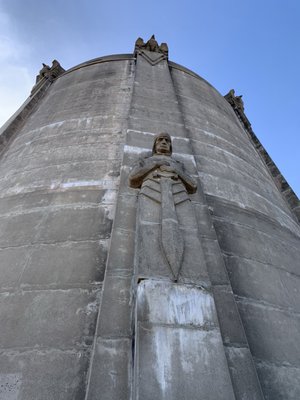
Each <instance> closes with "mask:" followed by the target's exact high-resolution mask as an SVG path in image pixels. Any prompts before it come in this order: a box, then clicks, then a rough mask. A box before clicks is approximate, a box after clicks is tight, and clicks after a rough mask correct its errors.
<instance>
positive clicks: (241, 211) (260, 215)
mask: <svg viewBox="0 0 300 400" xmlns="http://www.w3.org/2000/svg"><path fill="white" fill-rule="evenodd" d="M208 197H212V198H215V199H220V200H221V201H220V202H219V203H221V202H222V205H223V206H224V207H227V208H228V206H229V207H231V208H233V207H235V208H236V211H237V213H239V214H242V215H245V211H247V212H248V214H251V215H247V217H248V218H251V217H256V218H257V219H259V220H260V222H264V223H268V224H269V226H271V227H272V228H273V229H274V232H273V233H272V237H273V236H274V237H278V238H279V239H281V240H282V235H281V236H277V234H276V233H277V232H276V229H278V228H279V229H281V231H285V232H286V233H287V234H289V235H291V236H293V238H294V239H296V241H297V242H298V240H299V236H298V235H296V233H295V232H293V231H291V230H290V229H289V228H288V227H286V226H285V225H281V224H279V223H278V221H277V220H276V219H274V218H272V217H270V216H269V215H266V214H263V213H261V212H260V211H256V210H255V209H253V208H250V207H245V208H241V207H239V206H236V203H232V202H230V201H228V200H224V199H221V198H220V197H217V196H211V195H208ZM211 207H212V208H214V206H213V205H212V206H211ZM212 218H213V219H216V220H218V221H224V222H226V223H229V224H236V225H241V226H244V227H247V228H249V229H255V230H257V229H256V227H255V226H253V225H249V224H242V223H239V222H234V221H233V220H232V219H230V218H228V217H226V216H219V215H215V214H214V215H212ZM258 231H259V232H262V233H265V234H266V235H269V234H268V233H267V232H265V231H262V230H258ZM288 240H289V242H290V240H291V239H288ZM295 246H296V247H298V246H297V243H295Z"/></svg>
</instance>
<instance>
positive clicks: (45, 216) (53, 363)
mask: <svg viewBox="0 0 300 400" xmlns="http://www.w3.org/2000/svg"><path fill="white" fill-rule="evenodd" d="M132 64H133V61H129V60H128V61H127V60H124V61H122V62H109V63H102V64H96V65H89V66H86V67H85V68H80V69H76V70H74V71H72V72H71V73H67V74H65V75H64V76H62V77H61V78H60V79H57V80H56V81H55V82H54V83H53V85H52V86H51V87H50V89H48V91H47V93H46V95H45V96H44V98H43V99H42V100H41V101H40V102H39V104H38V108H37V109H36V110H35V112H34V113H33V114H32V115H31V117H29V118H28V119H27V120H26V122H25V124H24V126H23V128H22V129H20V131H18V132H17V133H16V135H15V137H14V138H13V140H12V142H11V143H10V145H9V146H7V148H6V151H5V153H4V154H3V156H2V159H1V180H0V185H1V199H0V210H1V211H0V212H1V222H0V225H1V237H0V247H1V251H0V257H1V261H0V274H1V295H0V297H1V306H0V319H1V324H0V325H1V327H0V331H1V333H0V337H1V338H0V343H1V344H0V348H1V361H0V363H1V367H0V370H1V374H2V375H1V376H2V377H3V382H5V379H6V378H7V379H8V378H9V380H8V384H9V386H11V387H12V388H13V389H14V390H15V391H16V393H17V392H18V393H20V394H19V396H20V397H18V398H21V399H38V398H39V399H64V400H65V399H83V398H84V396H85V381H86V375H87V371H88V365H89V358H90V349H91V345H92V343H93V337H94V331H95V321H96V315H97V311H98V305H99V300H100V295H101V289H102V281H103V276H104V271H105V262H106V256H107V250H108V247H109V238H110V231H111V226H112V221H113V216H114V208H115V199H116V192H117V190H118V184H119V174H120V167H121V161H122V158H121V154H122V148H123V142H124V135H125V128H126V127H125V122H126V118H127V115H128V107H129V104H130V103H129V98H130V92H131V90H132ZM1 379H2V378H1ZM1 382H2V381H1ZM1 390H4V389H3V388H2V387H1V389H0V393H1V395H0V398H6V397H1V396H5V395H7V396H8V395H9V393H8V392H7V393H6V392H4V393H5V395H4V394H3V393H2V392H1ZM7 398H8V397H7Z"/></svg>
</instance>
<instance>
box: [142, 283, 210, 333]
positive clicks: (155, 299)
mask: <svg viewBox="0 0 300 400" xmlns="http://www.w3.org/2000/svg"><path fill="white" fill-rule="evenodd" d="M137 296H138V300H137V304H138V313H140V314H142V315H143V316H144V317H146V318H147V319H148V320H149V322H152V323H164V324H170V325H188V326H191V327H193V326H194V327H202V326H204V325H205V324H209V325H214V324H216V312H215V307H214V301H213V297H212V295H211V294H210V293H209V292H207V291H205V290H202V289H199V288H197V287H189V286H186V285H178V284H176V285H175V284H168V283H166V282H155V281H143V282H141V284H140V285H139V288H138V294H137ZM145 313H147V315H144V314H145Z"/></svg>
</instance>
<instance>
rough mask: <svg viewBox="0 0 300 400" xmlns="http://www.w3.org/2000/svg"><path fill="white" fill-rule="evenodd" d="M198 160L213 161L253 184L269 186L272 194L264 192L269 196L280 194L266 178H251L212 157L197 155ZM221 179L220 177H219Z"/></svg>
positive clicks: (244, 172)
mask: <svg viewBox="0 0 300 400" xmlns="http://www.w3.org/2000/svg"><path fill="white" fill-rule="evenodd" d="M195 157H198V155H195ZM199 158H200V161H201V159H206V160H210V161H212V160H213V161H214V162H216V163H218V164H221V166H225V168H228V169H230V170H231V171H233V172H238V173H239V174H241V175H242V176H244V177H246V178H250V180H251V181H252V180H253V181H254V182H253V183H254V184H255V182H260V183H262V184H263V185H264V186H266V185H268V186H269V188H270V189H271V190H272V192H269V191H268V190H266V193H269V194H270V195H273V194H277V193H278V195H279V196H280V193H279V192H278V188H277V187H276V186H275V184H274V182H273V181H272V183H269V181H268V180H267V177H264V178H265V179H264V180H263V179H262V178H261V177H255V178H253V175H251V174H249V173H248V172H246V171H241V170H240V169H237V168H235V167H232V166H230V165H228V164H226V163H224V162H222V161H219V160H217V159H215V158H212V157H206V156H203V155H201V154H200V155H199ZM196 161H197V159H196ZM201 169H202V170H203V166H202V167H201ZM220 177H221V176H220ZM273 191H274V193H273ZM278 198H279V199H281V197H278ZM279 204H281V203H279ZM282 204H285V203H282Z"/></svg>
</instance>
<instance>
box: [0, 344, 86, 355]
mask: <svg viewBox="0 0 300 400" xmlns="http://www.w3.org/2000/svg"><path fill="white" fill-rule="evenodd" d="M89 351H90V346H78V347H65V348H56V347H47V346H39V347H8V348H0V355H1V356H5V355H8V356H15V355H21V354H26V353H43V352H45V353H52V352H60V353H72V354H78V353H79V352H84V353H86V352H87V353H88V352H89Z"/></svg>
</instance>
